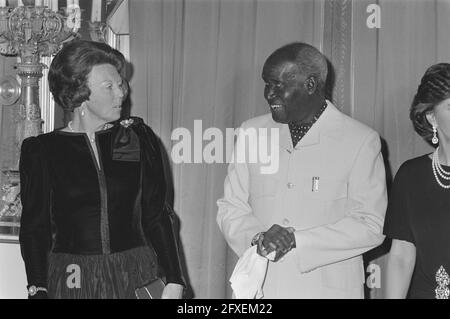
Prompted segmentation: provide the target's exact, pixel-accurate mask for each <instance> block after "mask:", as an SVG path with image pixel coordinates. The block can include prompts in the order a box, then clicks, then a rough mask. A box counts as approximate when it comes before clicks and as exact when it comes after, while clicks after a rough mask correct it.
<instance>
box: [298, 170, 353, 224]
mask: <svg viewBox="0 0 450 319" xmlns="http://www.w3.org/2000/svg"><path fill="white" fill-rule="evenodd" d="M347 188H348V187H347V182H346V181H341V180H335V179H328V178H321V177H319V179H316V180H314V178H313V177H311V178H309V179H304V180H302V193H303V195H304V196H303V199H304V204H305V207H306V208H307V211H306V214H307V215H306V216H304V218H305V219H306V220H307V221H308V222H307V224H308V225H309V226H318V225H323V224H329V223H333V222H336V221H338V220H339V219H341V218H342V217H344V216H345V213H346V209H347V202H348V201H347V195H348V193H347Z"/></svg>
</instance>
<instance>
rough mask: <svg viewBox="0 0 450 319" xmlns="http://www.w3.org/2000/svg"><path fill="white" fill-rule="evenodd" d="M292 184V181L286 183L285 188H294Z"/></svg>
mask: <svg viewBox="0 0 450 319" xmlns="http://www.w3.org/2000/svg"><path fill="white" fill-rule="evenodd" d="M294 186H295V185H294V184H292V183H287V188H289V189H291V188H294Z"/></svg>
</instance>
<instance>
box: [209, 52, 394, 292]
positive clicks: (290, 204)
mask: <svg viewBox="0 0 450 319" xmlns="http://www.w3.org/2000/svg"><path fill="white" fill-rule="evenodd" d="M327 72H328V70H327V62H326V59H325V58H324V56H323V55H322V54H321V53H320V52H319V51H318V50H317V49H316V48H314V47H312V46H310V45H308V44H305V43H292V44H289V45H286V46H284V47H282V48H279V49H278V50H276V51H275V52H274V53H272V54H271V55H270V56H269V58H268V59H267V61H266V62H265V64H264V68H263V72H262V78H263V80H264V82H265V84H266V85H265V89H264V96H265V98H266V100H267V102H268V104H269V106H270V110H271V113H270V114H266V115H263V116H259V117H256V118H253V119H250V120H248V121H246V122H244V123H243V124H242V127H241V128H242V129H243V130H244V131H245V130H246V129H248V128H256V129H259V128H266V129H268V130H267V131H268V132H269V133H268V135H270V134H271V133H270V132H271V129H273V128H275V129H279V130H278V132H279V140H277V141H276V144H277V145H276V146H277V147H278V152H279V167H278V170H277V171H276V172H274V173H273V174H264V173H262V170H261V167H262V164H261V163H259V162H257V161H256V162H254V163H249V162H239V161H234V162H232V163H231V164H230V165H229V167H228V175H227V177H226V179H225V184H224V187H225V189H224V196H223V198H221V199H219V200H218V202H217V204H218V208H219V209H218V215H217V222H218V225H219V228H220V229H221V231H222V233H223V234H224V236H225V239H226V241H227V243H228V245H229V246H230V247H231V248H232V249H233V250H234V252H236V254H237V255H238V256H242V255H243V254H244V252H245V251H246V250H247V249H249V248H250V247H251V245H257V252H258V254H260V255H261V256H267V255H268V254H269V253H270V252H273V251H275V252H276V256H275V260H273V261H270V262H269V265H268V268H267V273H266V277H265V281H264V284H263V294H264V298H363V297H364V281H365V272H364V268H363V260H362V254H363V253H364V252H366V251H368V250H370V249H372V248H374V247H376V246H378V245H380V244H381V243H382V242H383V239H384V236H383V235H382V228H383V223H384V215H385V210H386V206H387V194H386V182H385V169H384V164H383V158H382V155H381V152H380V149H381V145H380V138H379V136H378V134H377V133H376V132H375V131H374V130H372V129H371V128H369V127H367V126H365V125H364V124H362V123H360V122H358V121H356V120H354V119H352V118H350V117H348V116H346V115H345V114H343V113H341V112H340V111H339V110H338V109H337V108H336V107H335V106H334V105H333V104H332V103H331V102H329V101H328V100H326V99H325V83H326V78H327ZM269 140H270V138H269ZM236 145H245V147H246V148H247V149H246V150H247V151H248V148H251V147H253V146H255V145H251V142H250V143H244V142H243V136H239V135H238V140H237V144H236ZM275 149H276V148H275ZM235 150H236V149H235Z"/></svg>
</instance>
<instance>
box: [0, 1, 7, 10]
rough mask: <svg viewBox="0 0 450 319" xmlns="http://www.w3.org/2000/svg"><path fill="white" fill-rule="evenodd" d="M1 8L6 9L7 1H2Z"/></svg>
mask: <svg viewBox="0 0 450 319" xmlns="http://www.w3.org/2000/svg"><path fill="white" fill-rule="evenodd" d="M0 7H2V8H3V7H6V0H0Z"/></svg>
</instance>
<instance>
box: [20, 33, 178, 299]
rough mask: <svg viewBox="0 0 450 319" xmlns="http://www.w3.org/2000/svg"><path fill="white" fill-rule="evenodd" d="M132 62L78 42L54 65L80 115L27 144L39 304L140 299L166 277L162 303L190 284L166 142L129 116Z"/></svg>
mask: <svg viewBox="0 0 450 319" xmlns="http://www.w3.org/2000/svg"><path fill="white" fill-rule="evenodd" d="M124 64H125V60H124V57H123V55H122V54H121V53H120V52H118V51H117V50H114V49H112V48H111V47H109V46H108V45H106V44H102V43H97V42H89V41H74V42H71V43H69V44H68V45H66V46H65V47H64V48H63V49H62V50H61V51H60V52H59V53H58V54H57V56H56V57H55V58H54V60H53V62H52V64H51V67H50V71H49V77H48V78H49V86H50V90H51V92H52V94H53V96H54V99H55V101H56V102H57V103H58V104H59V105H60V106H62V107H63V108H65V109H69V110H71V111H73V119H72V121H70V122H69V124H68V126H67V127H65V128H63V129H61V130H55V131H53V132H51V133H48V134H42V135H39V136H37V137H30V138H28V139H26V140H24V141H23V144H22V151H21V160H20V174H21V199H22V204H23V211H22V220H21V229H20V245H21V251H22V256H23V259H24V261H25V268H26V273H27V279H28V290H29V294H30V298H47V297H48V298H135V289H136V288H139V287H142V286H143V285H145V284H147V283H148V282H150V281H151V280H153V279H154V278H155V277H156V276H157V266H158V264H159V266H161V268H162V270H163V271H164V274H165V277H166V282H167V285H166V287H165V288H164V291H163V296H162V297H163V298H181V296H182V291H183V286H184V285H185V283H184V279H183V276H182V272H181V267H180V260H179V255H178V250H177V244H176V240H175V235H174V231H173V227H172V222H171V219H170V216H169V214H170V211H171V210H170V207H169V206H168V205H167V204H166V203H165V181H164V173H163V164H162V159H161V153H160V149H159V144H158V140H157V137H156V136H155V134H154V133H153V131H152V130H151V129H150V128H149V127H148V126H147V125H145V124H144V123H143V121H142V120H141V119H140V118H136V117H131V118H127V119H122V118H120V114H121V105H122V102H123V100H124V99H125V97H126V94H127V89H126V83H125V81H124V80H123V78H122V76H121V74H122V70H123V68H124Z"/></svg>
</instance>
